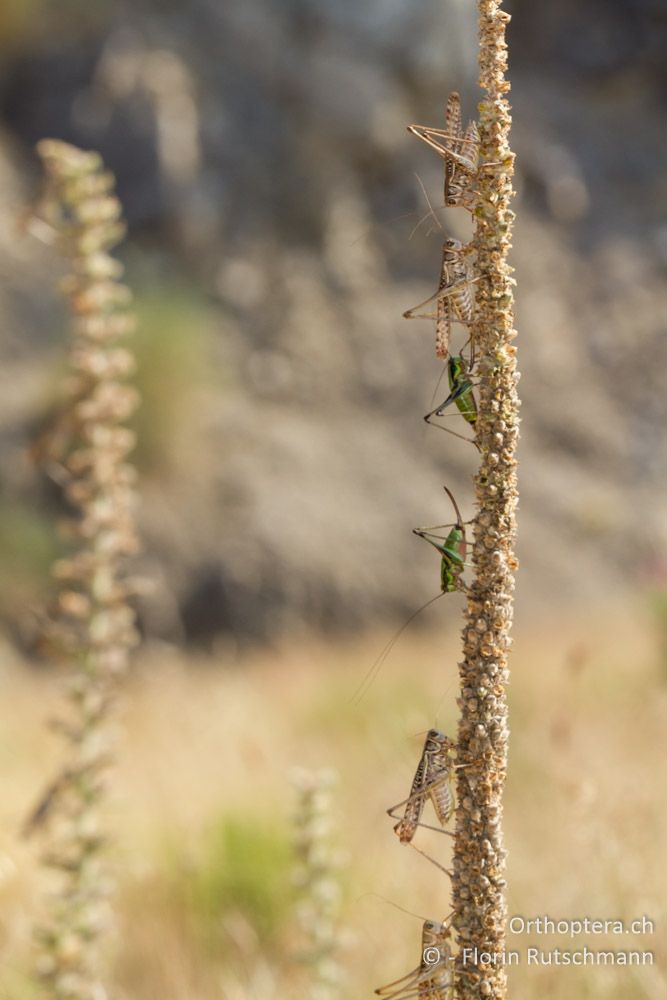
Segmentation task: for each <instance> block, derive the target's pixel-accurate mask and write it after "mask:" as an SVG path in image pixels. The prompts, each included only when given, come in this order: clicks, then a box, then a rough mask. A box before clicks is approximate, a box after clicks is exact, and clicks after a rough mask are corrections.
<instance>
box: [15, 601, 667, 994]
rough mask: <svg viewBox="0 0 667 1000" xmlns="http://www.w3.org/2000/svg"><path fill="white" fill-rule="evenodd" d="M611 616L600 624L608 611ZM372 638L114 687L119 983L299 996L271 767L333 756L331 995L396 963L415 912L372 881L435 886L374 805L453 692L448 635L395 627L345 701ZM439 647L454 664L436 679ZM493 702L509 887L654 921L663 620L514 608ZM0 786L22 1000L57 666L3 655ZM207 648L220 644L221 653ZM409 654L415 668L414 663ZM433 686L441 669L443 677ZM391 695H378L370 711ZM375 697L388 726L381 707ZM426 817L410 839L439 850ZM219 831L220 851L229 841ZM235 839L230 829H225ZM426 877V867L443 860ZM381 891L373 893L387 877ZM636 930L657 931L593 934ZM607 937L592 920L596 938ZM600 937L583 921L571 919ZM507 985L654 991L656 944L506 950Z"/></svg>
mask: <svg viewBox="0 0 667 1000" xmlns="http://www.w3.org/2000/svg"><path fill="white" fill-rule="evenodd" d="M612 626H613V627H612ZM383 641H384V636H379V637H376V638H374V639H373V640H369V641H367V642H364V643H363V644H350V645H348V646H343V645H339V646H330V645H329V646H322V647H320V646H315V645H306V644H302V645H300V646H299V647H298V648H295V649H293V650H284V651H282V652H280V653H275V654H264V655H261V656H260V655H257V656H254V657H250V658H248V659H247V660H244V661H243V662H238V663H236V664H235V665H234V666H233V667H230V668H228V669H222V667H223V663H222V662H220V663H215V662H210V661H206V662H204V661H200V662H192V661H191V662H186V661H184V660H183V659H182V658H180V657H179V656H178V655H176V654H174V653H171V652H169V651H168V650H167V651H164V650H159V651H155V652H154V653H152V654H150V655H148V654H145V655H144V656H143V658H142V659H141V661H140V663H139V664H138V666H137V670H136V673H135V675H134V679H133V681H132V684H131V690H130V692H129V695H128V698H127V703H126V707H125V713H124V716H125V722H124V724H125V728H126V733H125V740H124V744H125V749H124V751H123V752H124V757H123V759H122V761H121V773H120V774H119V775H118V780H117V783H116V787H117V789H119V791H118V792H117V794H116V797H115V799H114V800H113V801H112V803H111V805H110V808H111V809H112V810H113V812H114V816H113V817H112V819H113V824H114V826H115V827H116V828H117V829H119V832H120V836H121V838H122V839H121V843H120V844H119V846H118V848H117V853H116V863H117V867H118V872H119V876H120V878H119V881H120V890H119V892H120V895H119V928H118V934H117V937H116V980H117V984H118V996H119V997H121V998H122V997H128V998H129V997H132V998H133V1000H154V998H158V997H160V998H163V997H164V998H168V1000H192V998H193V997H195V996H196V997H197V1000H217V998H221V997H225V998H229V1000H234V998H235V997H237V996H238V997H244V998H254V997H257V998H259V997H262V1000H266V998H271V997H272V996H276V997H277V996H279V995H280V996H285V995H289V996H298V995H299V992H298V990H297V989H296V988H295V986H294V984H295V982H296V980H295V979H294V976H295V970H294V967H293V965H292V964H291V962H290V948H291V947H292V945H293V942H294V937H295V934H294V928H293V923H292V917H291V912H290V904H291V896H290V889H289V875H290V872H289V860H288V857H289V855H288V845H289V837H290V830H289V815H290V804H291V795H290V786H289V771H290V768H291V767H292V766H293V765H294V764H303V765H306V766H308V767H310V768H316V767H321V766H333V767H335V768H336V770H338V771H339V773H340V775H341V781H340V786H339V789H338V792H337V806H338V813H337V815H336V817H335V822H336V826H337V829H338V832H339V843H340V847H341V848H342V849H343V850H344V852H345V853H346V855H347V859H348V860H347V871H346V873H345V874H344V890H345V903H344V911H343V926H344V927H345V928H346V930H347V933H348V936H349V940H348V942H347V945H346V947H345V949H344V953H343V955H342V961H343V964H344V965H345V966H346V970H347V978H348V982H349V988H348V991H347V997H349V1000H356V998H359V997H363V996H370V995H371V991H372V988H373V987H374V986H376V985H377V984H378V983H380V982H386V981H387V980H389V979H391V978H392V977H393V976H398V975H401V974H402V973H403V972H405V971H406V970H407V969H408V968H411V967H412V966H413V965H414V954H415V949H416V948H417V942H418V939H419V934H420V922H419V920H417V919H415V918H412V917H410V916H408V915H406V914H404V913H402V912H400V911H399V910H397V909H395V908H394V907H392V906H391V905H390V904H389V903H388V902H386V901H385V899H386V900H392V901H397V902H400V904H401V905H404V906H407V907H410V906H414V907H415V908H417V907H419V912H420V915H421V916H425V917H441V916H444V914H440V913H438V912H437V911H436V912H431V913H423V907H424V905H425V904H424V900H427V901H428V900H432V905H433V907H434V908H435V907H436V906H437V900H439V899H442V896H443V892H442V886H441V885H439V884H438V877H437V876H436V877H434V872H435V869H433V870H432V871H431V870H429V869H431V866H429V865H428V864H424V862H423V859H421V858H420V857H419V856H418V855H417V854H416V853H414V852H411V851H410V850H409V849H408V848H406V849H405V854H404V856H403V857H400V854H399V857H398V861H399V862H400V863H397V854H396V852H397V850H399V851H400V849H399V848H398V847H397V844H396V842H395V838H394V835H393V833H392V830H391V822H390V821H389V820H388V818H387V817H386V816H385V815H384V808H385V807H386V806H387V805H389V804H391V803H392V802H393V801H395V800H396V799H397V797H399V796H400V795H401V793H402V789H400V788H396V786H395V781H394V778H393V775H395V774H396V773H399V774H400V773H403V774H404V776H405V781H406V783H407V782H408V781H409V779H410V776H411V769H412V768H413V766H414V759H415V754H416V752H418V748H419V745H420V743H421V740H422V737H421V736H419V735H417V734H418V733H421V732H423V730H424V729H425V728H426V727H428V726H429V725H430V724H432V723H433V722H436V721H437V722H438V724H439V725H440V726H442V728H444V729H445V730H447V729H448V728H449V729H451V728H452V722H453V717H452V716H451V715H449V714H443V715H441V716H440V717H439V718H438V719H437V720H434V719H433V718H432V715H431V714H429V710H428V707H427V706H429V705H431V704H433V701H434V699H435V700H437V699H438V698H440V697H441V696H442V698H443V705H446V706H448V708H447V713H449V712H451V709H450V708H449V706H451V704H452V692H453V690H454V687H455V683H456V681H455V669H456V667H455V664H456V644H455V639H454V640H453V641H452V643H451V659H449V658H448V654H447V649H446V646H447V641H448V640H445V643H444V646H445V649H444V651H443V652H442V653H439V654H438V655H436V654H435V653H434V649H438V650H443V642H442V640H441V639H440V638H438V641H437V642H435V643H434V642H433V636H424V637H416V638H414V639H412V640H405V641H403V642H401V643H400V644H399V645H398V646H397V647H396V648H395V650H394V652H393V654H392V656H391V657H390V659H389V660H388V661H387V663H386V664H385V667H384V668H383V671H382V674H381V675H380V677H379V678H378V679H377V681H376V682H375V684H374V685H373V687H372V688H371V690H370V692H369V693H368V695H367V696H366V697H365V698H364V699H363V700H362V702H361V704H360V705H358V706H351V705H350V704H349V698H350V696H351V694H352V692H353V691H354V689H355V687H356V685H357V683H358V682H359V680H360V678H361V675H362V674H363V672H364V670H365V669H366V668H367V666H368V664H369V663H370V662H372V660H373V658H374V655H375V653H376V652H377V648H378V646H379V645H381V644H382V642H383ZM443 657H444V659H445V666H446V663H447V662H451V688H450V689H449V690H445V689H444V687H443V683H442V677H443V674H446V670H445V671H443ZM513 659H514V672H513V682H512V688H511V691H510V702H511V717H510V720H511V729H512V741H511V750H510V753H511V761H512V767H511V774H510V780H509V786H508V793H507V799H506V833H507V840H508V846H509V849H510V857H509V879H510V883H509V884H510V887H511V888H510V893H509V911H510V914H521V915H524V916H526V917H531V916H535V915H541V914H547V913H548V914H550V915H552V916H573V917H575V916H576V917H581V916H589V917H594V916H596V917H597V916H599V917H603V918H605V917H607V918H609V917H628V918H630V917H634V916H641V915H642V914H644V913H646V914H648V915H649V916H650V917H651V918H652V919H653V920H654V921H655V922H656V924H657V927H658V931H660V927H661V924H662V918H663V909H664V905H665V904H664V900H665V899H667V872H665V869H664V866H663V864H662V844H663V842H664V839H665V836H666V835H667V809H666V808H665V792H664V789H663V787H662V783H661V782H660V781H657V780H656V776H657V773H658V767H659V766H660V764H661V762H662V761H663V760H664V758H665V750H666V749H667V735H666V734H667V686H666V685H665V681H664V677H663V676H661V673H660V669H659V664H658V650H657V636H655V635H654V634H653V632H652V623H651V621H650V619H649V618H648V616H645V615H644V613H643V612H642V611H641V609H640V610H634V611H633V610H632V609H629V608H614V609H609V610H608V611H607V613H605V614H604V615H600V616H599V617H598V618H597V619H593V620H591V619H587V620H585V621H584V620H569V621H564V620H563V619H562V617H560V616H559V617H558V620H554V621H551V622H550V623H548V624H544V625H542V626H539V627H538V626H537V625H534V626H528V625H526V624H523V625H522V624H521V623H519V626H518V627H517V631H516V645H515V651H514V656H513ZM3 660H4V663H5V666H4V677H3V687H4V690H5V698H4V700H3V704H4V709H3V712H4V717H3V720H2V726H1V727H0V729H1V731H2V733H3V734H4V737H3V741H2V744H1V745H0V751H1V753H2V758H1V764H2V771H3V773H2V781H3V803H2V817H1V820H0V827H1V829H2V831H3V832H2V840H1V841H0V850H1V852H2V853H1V856H0V875H1V876H2V882H1V883H0V891H1V892H2V905H1V907H0V911H1V912H2V914H3V916H2V923H1V924H0V948H1V952H0V955H1V961H2V964H1V965H0V996H2V997H3V1000H5V998H6V1000H27V998H29V997H30V996H32V994H31V993H30V992H29V991H28V988H27V987H26V986H25V985H24V984H23V979H22V976H21V970H22V968H25V967H27V966H26V964H25V961H26V953H27V947H28V942H29V931H28V925H29V917H30V913H31V909H32V906H33V905H34V903H35V899H36V886H35V877H36V876H35V875H34V873H33V871H32V868H31V858H30V854H29V852H27V851H26V849H25V848H24V846H23V845H22V844H21V843H19V841H18V839H17V837H16V831H17V828H18V826H19V825H20V821H21V819H22V817H23V816H24V815H25V811H26V808H27V807H28V805H29V804H30V801H31V796H32V794H33V790H34V788H35V787H36V786H37V785H38V784H39V779H40V776H41V775H42V773H43V766H44V758H45V755H46V754H48V753H50V752H52V750H53V738H52V737H49V735H48V734H46V733H44V731H43V728H42V720H43V718H44V716H45V715H47V714H48V713H49V712H50V710H51V709H52V708H53V707H54V706H55V705H56V704H57V703H58V699H59V689H58V682H57V681H56V680H55V679H54V678H53V676H51V675H46V674H38V673H35V672H31V671H28V670H26V669H25V668H24V666H23V665H22V664H20V663H14V664H13V665H11V662H10V657H9V655H6V656H5V657H4V658H3ZM221 660H222V658H221ZM417 664H418V665H419V670H418V672H417V671H416V670H415V667H416V665H417ZM445 687H446V685H445ZM388 709H389V710H390V711H388ZM387 718H391V719H393V720H394V721H393V723H392V724H391V728H387V724H386V721H385V720H386V719H387ZM445 839H446V838H444V837H440V838H438V836H437V834H433V835H432V839H428V838H427V837H426V835H424V837H423V838H422V840H421V844H422V845H423V846H425V847H426V848H427V849H431V850H432V851H439V852H441V853H442V852H444V854H443V857H444V858H446V852H447V850H448V848H447V846H446V845H443V844H442V843H441V841H444V840H445ZM225 844H226V845H228V846H229V845H230V844H231V845H232V847H233V849H234V851H235V852H237V856H236V858H235V862H234V865H230V864H227V862H226V860H225ZM243 845H245V847H246V848H247V850H245V852H244V850H242V849H241V848H242V847H243ZM443 877H444V876H443ZM381 897H385V899H383V898H381ZM630 941H632V944H633V946H634V947H639V948H648V949H653V950H655V951H656V953H657V957H658V960H659V959H660V957H661V952H662V957H663V958H664V957H665V956H664V944H663V943H662V940H661V937H660V935H659V934H656V935H654V936H653V937H645V938H643V939H641V940H640V941H639V942H638V943H634V941H633V940H632V939H622V940H619V939H616V940H615V941H614V940H612V942H611V944H610V945H609V947H612V948H622V947H629V946H630V944H629V942H630ZM528 943H531V944H535V943H537V944H545V945H546V944H547V943H548V944H549V945H550V946H559V947H561V948H574V947H580V946H581V944H582V940H581V939H577V940H575V941H574V942H570V940H569V939H566V938H558V939H542V940H541V941H540V940H539V939H536V938H534V937H532V938H531V939H530V942H529V940H528V939H527V938H519V937H516V936H512V935H510V936H509V940H508V945H509V947H510V948H518V949H522V950H523V949H524V948H525V945H526V944H528ZM606 943H607V942H606V941H605V942H604V944H606ZM589 945H590V946H591V947H600V946H601V941H600V939H593V940H592V941H590V940H589ZM509 974H510V989H511V990H512V991H514V992H515V993H516V995H525V994H527V991H528V990H530V991H531V993H532V994H533V995H537V994H538V993H539V995H541V996H544V995H546V996H549V997H553V998H556V1000H560V998H561V997H562V998H563V1000H564V998H565V997H570V996H572V995H573V993H576V995H577V996H578V997H589V996H590V997H593V996H600V995H603V994H604V995H605V996H607V997H611V998H619V1000H620V998H621V997H623V998H624V1000H632V998H635V997H636V998H640V997H643V996H647V995H649V994H650V995H651V997H653V998H655V1000H660V998H663V997H667V985H666V984H665V981H664V979H663V977H662V974H661V973H660V971H659V967H658V968H655V967H654V968H653V969H650V968H648V969H628V970H623V969H620V968H616V969H609V968H607V969H605V968H598V969H596V968H587V969H586V970H584V971H577V970H573V969H558V968H553V967H552V968H550V969H549V968H542V969H540V968H527V967H526V965H525V964H522V965H521V966H520V967H519V968H512V969H510V970H509Z"/></svg>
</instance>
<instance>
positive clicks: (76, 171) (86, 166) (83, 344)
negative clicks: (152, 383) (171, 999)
mask: <svg viewBox="0 0 667 1000" xmlns="http://www.w3.org/2000/svg"><path fill="white" fill-rule="evenodd" d="M37 150H38V153H39V155H40V157H41V159H42V162H43V164H44V169H45V176H46V181H45V189H44V194H43V198H42V200H41V202H40V206H39V216H40V217H41V219H42V221H43V222H45V223H47V224H48V226H49V227H50V231H51V233H52V237H53V241H54V243H55V245H56V248H57V249H58V250H59V252H60V253H61V254H62V255H63V256H64V257H65V258H66V259H67V260H68V261H69V265H70V273H69V274H68V276H67V277H66V278H65V279H64V281H63V291H64V293H65V295H66V297H67V300H68V303H69V309H70V312H71V315H72V321H73V322H72V335H71V346H70V352H69V363H70V371H69V375H68V379H67V383H66V386H65V400H64V403H63V406H62V408H61V411H60V414H59V417H58V419H57V420H56V421H55V423H54V426H53V428H52V430H51V433H50V434H49V435H48V438H47V440H46V442H40V445H41V447H40V452H39V453H40V457H41V458H42V459H43V461H44V464H45V466H46V468H47V470H49V471H50V472H51V473H52V475H53V476H54V478H56V480H57V481H58V482H59V483H61V484H62V486H63V490H64V494H65V499H66V501H67V502H68V504H69V505H70V508H71V511H72V517H71V519H70V520H69V522H68V525H67V527H68V532H67V534H68V537H69V539H70V542H71V549H72V551H71V554H70V556H69V557H68V558H66V559H62V560H60V561H59V562H58V563H57V564H56V566H55V567H54V573H55V576H56V578H57V580H58V581H59V584H60V593H59V598H58V606H57V613H56V615H55V616H54V622H53V628H52V630H51V631H52V635H53V637H54V638H55V639H56V641H57V642H58V644H59V646H61V647H62V649H63V650H64V651H65V652H66V655H67V657H68V660H69V661H70V662H71V663H73V664H74V665H75V667H76V672H75V675H74V676H73V678H72V682H71V685H70V699H69V700H70V712H69V716H68V718H67V719H63V720H58V722H57V729H58V730H59V731H60V732H61V733H62V735H63V736H64V738H65V740H66V743H67V752H66V758H65V762H64V764H63V766H62V768H61V770H60V772H59V773H58V774H57V775H56V777H55V778H54V779H53V780H52V782H51V783H50V784H49V786H48V787H47V789H46V791H45V793H44V794H43V796H42V797H41V799H40V801H39V803H38V805H37V807H36V808H35V810H34V811H33V813H32V815H31V817H30V818H29V820H28V823H27V824H26V832H27V833H31V832H34V831H41V832H42V833H43V835H44V837H45V842H46V847H45V851H44V855H43V861H44V864H45V865H46V866H47V867H48V868H49V869H52V870H55V872H56V873H57V875H56V879H57V885H56V891H55V892H54V893H53V894H52V896H51V897H50V912H49V920H48V925H47V926H44V927H41V928H40V929H39V931H38V938H39V940H40V942H41V955H40V959H39V963H38V971H39V972H40V975H41V978H42V982H43V984H44V986H45V990H46V994H47V995H48V996H50V997H53V998H56V1000H103V998H105V997H106V996H107V994H106V991H105V989H104V987H103V986H102V983H101V979H100V973H99V955H98V947H97V941H96V939H97V938H98V936H99V934H100V932H101V931H102V930H103V929H104V928H105V926H106V924H107V916H106V907H105V896H106V895H107V893H108V883H109V879H108V876H107V875H106V874H105V872H104V866H103V863H102V848H103V847H104V845H105V843H106V840H107V836H106V833H105V831H104V828H103V823H102V822H101V821H100V818H99V807H100V802H101V799H102V797H103V791H104V777H105V773H104V772H105V771H106V768H107V767H108V764H109V762H110V759H111V757H112V752H113V750H112V746H111V741H110V735H109V731H108V714H109V709H110V706H111V705H112V703H113V696H114V692H115V688H116V685H117V680H118V678H119V677H120V676H122V674H123V673H124V671H125V668H126V666H127V658H128V651H129V649H130V647H131V646H132V645H133V644H134V642H135V639H136V632H135V625H134V614H133V612H132V609H131V607H130V606H129V603H128V593H129V583H128V581H127V580H126V579H125V577H124V562H125V560H126V558H127V557H128V556H130V555H132V554H133V553H134V552H135V551H136V549H137V538H136V534H135V529H134V521H133V506H134V483H135V471H134V469H133V467H132V466H131V465H130V464H129V463H128V462H127V461H126V457H127V455H128V453H129V452H130V451H131V450H132V448H133V447H134V435H133V434H132V433H131V432H130V431H129V430H128V429H127V428H126V427H125V426H124V422H125V421H126V420H127V418H128V417H129V416H130V414H131V413H132V411H133V410H134V408H135V406H136V404H137V394H136V391H135V390H134V389H133V388H131V387H130V386H128V385H127V384H126V379H127V376H128V375H129V374H131V372H132V370H133V367H134V359H133V356H132V354H131V352H130V351H129V350H128V349H127V348H126V347H123V346H120V345H119V343H118V341H119V339H120V338H122V337H124V336H125V335H126V334H127V333H129V332H131V330H132V326H133V321H132V317H131V316H129V315H128V314H127V312H126V311H125V308H126V306H127V303H128V302H129V300H130V292H129V289H128V288H127V287H126V286H125V285H123V284H121V283H120V281H119V279H120V276H121V274H122V270H123V269H122V266H121V264H120V263H119V262H118V261H117V260H115V259H114V258H113V257H112V256H110V254H109V250H110V249H111V248H112V247H113V246H114V245H115V244H116V243H118V242H119V241H120V240H121V239H122V237H123V235H124V232H125V229H124V225H123V223H122V221H121V206H120V202H119V201H118V199H117V198H116V197H115V195H114V193H113V190H114V178H113V176H112V175H111V174H110V173H108V172H107V171H105V170H104V168H103V164H102V161H101V159H100V157H99V156H98V155H97V153H92V152H83V151H81V150H79V149H76V148H75V147H73V146H69V145H67V144H66V143H63V142H59V141H56V140H44V141H43V142H40V143H39V145H38V147H37Z"/></svg>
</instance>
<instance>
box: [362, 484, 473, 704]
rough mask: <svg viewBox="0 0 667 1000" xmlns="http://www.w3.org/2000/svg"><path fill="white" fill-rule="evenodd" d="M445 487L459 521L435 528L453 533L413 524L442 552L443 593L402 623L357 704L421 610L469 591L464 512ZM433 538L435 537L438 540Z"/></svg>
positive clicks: (370, 673) (368, 676) (365, 682)
mask: <svg viewBox="0 0 667 1000" xmlns="http://www.w3.org/2000/svg"><path fill="white" fill-rule="evenodd" d="M443 489H444V491H445V493H446V494H447V496H448V497H449V499H450V500H451V502H452V506H453V507H454V511H455V512H456V521H455V522H454V523H453V524H451V525H447V524H438V525H434V526H433V528H447V527H451V530H450V531H449V533H448V534H447V535H446V536H440V535H433V534H432V529H431V528H413V533H414V534H415V535H419V537H420V538H424V539H425V540H426V541H427V542H429V544H430V545H433V547H434V548H436V549H437V550H438V552H439V553H440V557H441V564H440V593H439V594H436V595H435V597H432V598H431V599H430V600H429V601H427V602H426V603H425V604H422V606H421V607H420V608H417V610H416V611H414V612H413V613H412V614H411V615H410V617H409V618H408V620H407V621H406V622H404V623H403V625H401V627H400V628H399V629H398V631H397V632H395V633H394V635H393V636H392V637H391V639H390V640H389V642H388V643H387V644H386V645H385V646H384V647H383V649H382V650H381V652H380V654H379V655H378V657H377V659H376V660H375V662H374V663H373V664H372V666H371V667H370V669H369V670H368V672H367V673H366V676H365V677H364V679H363V680H362V681H361V683H360V684H359V686H358V688H357V690H356V691H355V693H354V694H353V695H352V698H351V699H350V700H351V702H352V703H353V704H355V703H357V702H359V701H361V699H362V697H363V696H364V695H365V693H366V692H367V691H368V689H369V688H370V686H371V684H372V683H373V681H374V680H375V677H376V676H377V674H378V671H379V670H380V668H381V666H382V664H383V663H384V661H385V660H386V659H387V657H388V656H389V654H390V652H391V651H392V649H393V647H394V644H395V643H396V641H397V640H398V639H399V638H400V637H401V635H402V634H403V632H404V631H405V629H406V628H407V627H408V625H410V623H411V622H413V621H414V619H415V618H416V617H417V615H419V614H421V612H422V611H424V610H425V609H426V608H428V607H429V605H431V604H433V603H434V602H435V601H437V600H439V598H441V597H443V596H444V595H445V594H451V593H454V592H455V591H457V590H460V591H465V584H464V583H463V582H462V581H461V574H462V573H463V569H464V566H465V555H466V536H465V527H464V522H463V521H462V519H461V513H460V511H459V508H458V505H457V503H456V500H455V499H454V497H453V495H452V493H451V491H450V490H449V489H448V488H447V487H446V486H443ZM433 539H435V541H434V540H433Z"/></svg>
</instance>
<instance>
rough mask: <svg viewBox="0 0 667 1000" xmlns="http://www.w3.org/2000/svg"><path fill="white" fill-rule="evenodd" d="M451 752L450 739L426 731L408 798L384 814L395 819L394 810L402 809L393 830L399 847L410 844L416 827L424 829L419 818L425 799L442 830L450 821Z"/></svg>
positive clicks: (434, 730)
mask: <svg viewBox="0 0 667 1000" xmlns="http://www.w3.org/2000/svg"><path fill="white" fill-rule="evenodd" d="M454 749H455V744H454V743H453V742H452V740H450V739H449V737H447V736H445V734H444V733H441V732H440V730H438V729H429V731H428V733H427V735H426V739H425V741H424V748H423V750H422V753H421V756H420V758H419V762H418V764H417V769H416V771H415V775H414V778H413V779H412V786H411V788H410V794H409V796H408V797H407V799H405V800H404V801H403V802H399V803H397V804H396V805H395V806H392V807H391V809H388V810H387V812H388V813H389V815H390V816H392V817H393V818H397V817H396V810H397V809H400V808H401V807H402V806H403V807H404V811H403V816H402V817H401V818H400V819H399V821H398V823H397V824H396V826H395V827H394V831H395V832H396V835H397V836H398V838H399V840H400V841H401V843H402V844H409V843H411V841H412V839H413V837H414V835H415V833H416V832H417V827H419V826H426V824H424V823H422V822H421V817H422V813H423V811H424V805H425V803H426V800H427V799H430V801H431V803H432V805H433V808H434V810H435V814H436V816H437V817H438V821H439V822H440V825H441V826H445V825H446V824H447V822H448V821H449V819H450V818H451V816H452V814H453V812H454V796H453V794H452V780H453V778H452V775H453V764H452V758H451V755H452V752H453V751H454Z"/></svg>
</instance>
